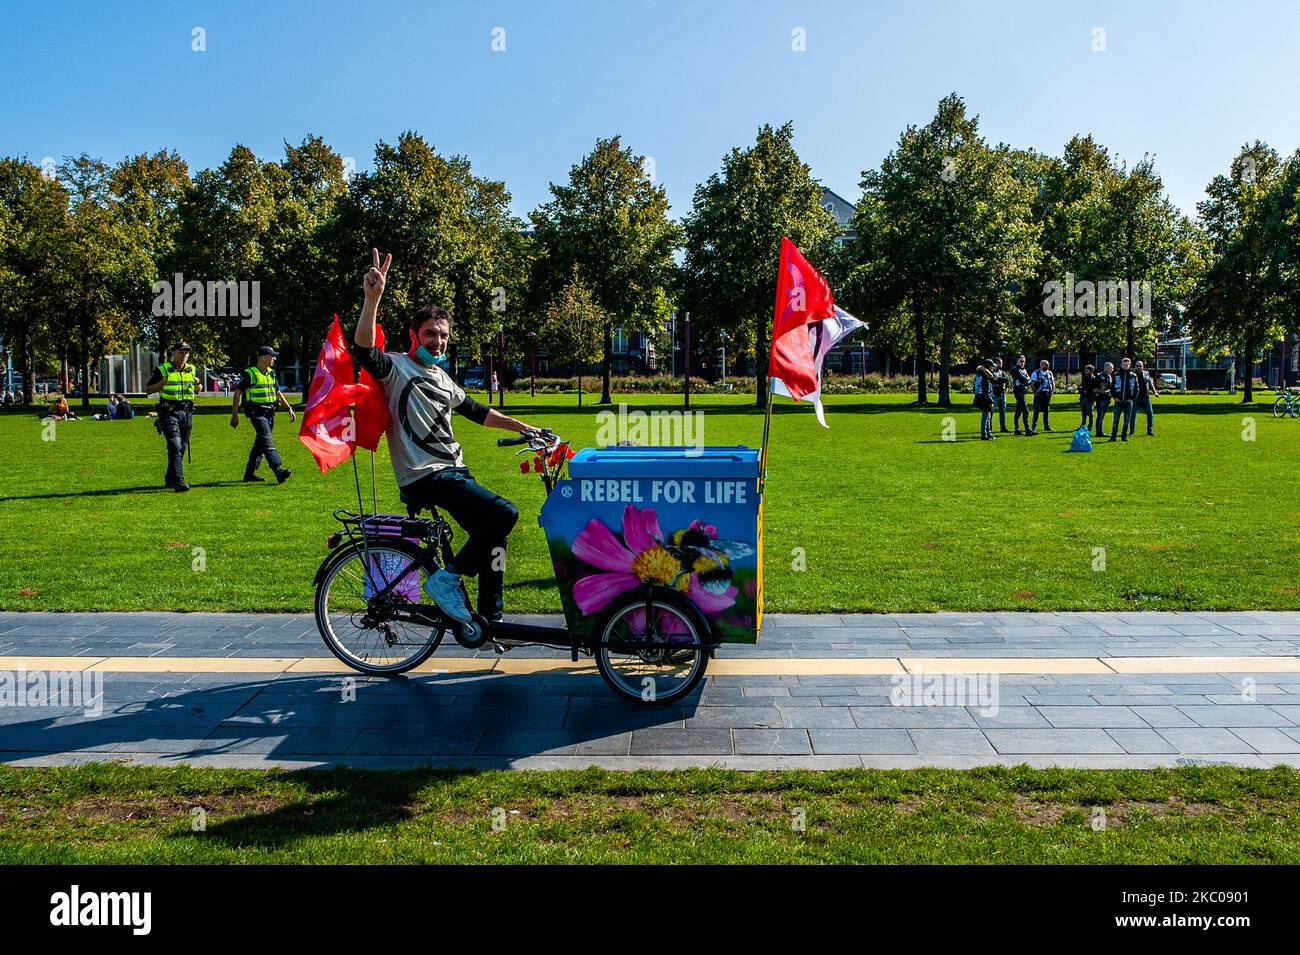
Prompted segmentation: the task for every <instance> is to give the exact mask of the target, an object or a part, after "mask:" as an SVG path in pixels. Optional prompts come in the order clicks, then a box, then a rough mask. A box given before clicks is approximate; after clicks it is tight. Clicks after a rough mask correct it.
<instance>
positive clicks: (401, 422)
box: [369, 352, 465, 487]
mask: <svg viewBox="0 0 1300 955" xmlns="http://www.w3.org/2000/svg"><path fill="white" fill-rule="evenodd" d="M383 359H387V361H384V360H383ZM377 365H378V369H376V368H370V369H369V370H370V372H371V373H372V374H374V375H375V377H376V378H378V379H379V382H380V385H381V387H382V388H383V389H384V400H385V402H386V403H387V404H388V430H387V431H386V432H385V434H386V436H387V438H388V453H389V456H390V457H391V458H392V462H393V474H394V475H396V477H397V483H398V486H399V487H405V486H406V485H408V484H411V483H412V482H414V481H418V480H419V479H420V478H422V477H427V476H428V475H430V474H436V473H437V472H438V471H441V470H442V469H444V468H450V467H464V466H465V462H464V459H463V458H462V457H461V451H460V445H459V444H457V443H456V439H455V437H454V436H453V435H452V433H451V411H452V409H453V408H455V407H456V406H457V405H459V404H460V403H461V402H462V401H464V400H465V392H464V391H463V390H462V389H461V387H460V385H458V384H456V382H455V381H454V380H452V377H451V376H450V375H449V374H447V373H446V372H445V371H443V370H442V369H441V368H439V367H438V366H437V365H422V364H420V363H419V362H418V361H415V360H414V359H413V358H411V357H410V356H409V355H406V354H403V353H401V352H384V353H383V354H382V358H381V360H380V361H379V362H377ZM385 365H386V366H387V368H386V369H385V367H384V366H385Z"/></svg>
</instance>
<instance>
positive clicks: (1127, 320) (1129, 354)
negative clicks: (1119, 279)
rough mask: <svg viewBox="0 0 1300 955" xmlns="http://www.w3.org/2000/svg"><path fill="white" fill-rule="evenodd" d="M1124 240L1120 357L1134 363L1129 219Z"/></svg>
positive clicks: (1130, 225) (1131, 237) (1130, 221)
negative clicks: (1124, 298) (1124, 292)
mask: <svg viewBox="0 0 1300 955" xmlns="http://www.w3.org/2000/svg"><path fill="white" fill-rule="evenodd" d="M1124 239H1125V242H1124V281H1125V282H1127V283H1128V285H1126V286H1125V287H1126V288H1127V289H1128V296H1127V301H1128V308H1127V309H1125V311H1127V312H1128V314H1127V315H1125V316H1124V354H1123V356H1121V357H1125V358H1132V359H1134V360H1135V361H1136V356H1135V355H1134V354H1133V349H1134V347H1135V345H1134V334H1135V333H1134V329H1133V298H1134V295H1133V258H1132V249H1133V220H1132V219H1131V218H1130V219H1127V220H1125V223H1124Z"/></svg>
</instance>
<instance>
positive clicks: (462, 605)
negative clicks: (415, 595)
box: [424, 567, 471, 623]
mask: <svg viewBox="0 0 1300 955" xmlns="http://www.w3.org/2000/svg"><path fill="white" fill-rule="evenodd" d="M424 592H425V593H426V594H428V595H429V598H430V599H431V600H433V602H434V603H436V604H437V605H438V607H439V609H441V610H442V612H443V613H445V614H446V615H447V616H448V617H451V619H453V620H455V621H458V622H459V623H469V622H470V620H471V617H470V614H469V604H467V603H466V602H465V593H464V591H462V590H461V588H460V575H459V574H453V573H451V572H449V571H447V570H445V569H444V568H442V567H439V568H438V569H437V571H435V572H434V574H433V575H432V576H431V577H430V578H429V579H428V580H426V581H425V582H424Z"/></svg>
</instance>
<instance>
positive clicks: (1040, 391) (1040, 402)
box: [1029, 358, 1056, 434]
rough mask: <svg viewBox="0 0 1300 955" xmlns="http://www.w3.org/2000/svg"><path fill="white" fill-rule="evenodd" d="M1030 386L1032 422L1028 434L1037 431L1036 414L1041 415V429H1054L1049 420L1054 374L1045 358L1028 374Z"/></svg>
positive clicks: (1054, 380)
mask: <svg viewBox="0 0 1300 955" xmlns="http://www.w3.org/2000/svg"><path fill="white" fill-rule="evenodd" d="M1029 383H1030V387H1031V388H1032V389H1033V392H1034V423H1033V425H1032V426H1031V427H1030V429H1029V433H1030V434H1037V433H1038V416H1039V415H1040V414H1041V415H1042V416H1043V430H1044V431H1054V430H1056V429H1054V428H1053V427H1052V422H1051V417H1050V415H1051V413H1052V393H1053V392H1055V391H1056V376H1055V375H1053V374H1052V366H1051V365H1050V364H1048V361H1047V359H1046V358H1044V359H1043V360H1042V361H1040V362H1039V363H1038V370H1037V371H1035V372H1034V373H1033V374H1032V375H1030V376H1029Z"/></svg>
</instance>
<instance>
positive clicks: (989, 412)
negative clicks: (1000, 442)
mask: <svg viewBox="0 0 1300 955" xmlns="http://www.w3.org/2000/svg"><path fill="white" fill-rule="evenodd" d="M973 384H974V386H975V407H976V408H979V410H980V440H981V441H992V440H993V359H992V358H986V359H985V360H984V363H983V364H981V365H979V366H978V367H977V368H976V369H975V381H974V383H973Z"/></svg>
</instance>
